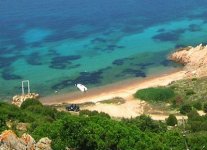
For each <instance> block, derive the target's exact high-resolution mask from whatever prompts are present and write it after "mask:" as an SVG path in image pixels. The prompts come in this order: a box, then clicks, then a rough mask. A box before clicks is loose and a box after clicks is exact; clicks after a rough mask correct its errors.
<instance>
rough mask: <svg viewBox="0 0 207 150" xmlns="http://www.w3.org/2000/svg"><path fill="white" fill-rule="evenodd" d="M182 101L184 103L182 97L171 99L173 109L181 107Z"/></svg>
mask: <svg viewBox="0 0 207 150" xmlns="http://www.w3.org/2000/svg"><path fill="white" fill-rule="evenodd" d="M183 101H184V99H183V97H181V96H176V97H174V98H173V100H172V104H173V106H174V107H176V106H179V105H181V104H182V103H183Z"/></svg>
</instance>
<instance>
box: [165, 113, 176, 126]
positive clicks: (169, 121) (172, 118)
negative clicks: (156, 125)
mask: <svg viewBox="0 0 207 150" xmlns="http://www.w3.org/2000/svg"><path fill="white" fill-rule="evenodd" d="M177 123H178V120H177V118H176V116H175V115H173V114H170V115H169V117H168V118H167V119H166V124H167V125H168V126H175V125H176V124H177Z"/></svg>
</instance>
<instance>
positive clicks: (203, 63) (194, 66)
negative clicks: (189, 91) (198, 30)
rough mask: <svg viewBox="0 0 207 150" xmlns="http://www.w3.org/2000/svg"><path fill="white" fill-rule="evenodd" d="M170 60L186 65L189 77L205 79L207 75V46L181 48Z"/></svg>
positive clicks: (185, 68)
mask: <svg viewBox="0 0 207 150" xmlns="http://www.w3.org/2000/svg"><path fill="white" fill-rule="evenodd" d="M169 59H170V60H172V61H175V62H177V63H180V64H183V65H184V70H185V71H186V75H187V77H203V76H206V75H207V46H203V45H202V44H200V45H198V46H196V47H192V46H188V47H185V48H179V49H178V50H177V51H176V52H174V53H172V54H171V55H170V56H169Z"/></svg>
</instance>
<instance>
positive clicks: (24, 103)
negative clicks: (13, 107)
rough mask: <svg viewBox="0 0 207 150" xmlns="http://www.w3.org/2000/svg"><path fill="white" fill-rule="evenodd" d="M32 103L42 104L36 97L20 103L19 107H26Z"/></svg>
mask: <svg viewBox="0 0 207 150" xmlns="http://www.w3.org/2000/svg"><path fill="white" fill-rule="evenodd" d="M34 105H38V106H43V105H42V103H41V102H40V101H39V100H37V99H27V100H26V101H24V102H23V103H22V105H21V108H22V109H26V108H27V107H29V106H34Z"/></svg>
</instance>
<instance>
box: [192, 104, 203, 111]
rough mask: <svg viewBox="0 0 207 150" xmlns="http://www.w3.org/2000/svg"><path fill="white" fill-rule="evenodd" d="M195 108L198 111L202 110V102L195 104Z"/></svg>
mask: <svg viewBox="0 0 207 150" xmlns="http://www.w3.org/2000/svg"><path fill="white" fill-rule="evenodd" d="M193 107H194V108H195V109H197V110H201V109H202V104H201V102H195V103H194V104H193Z"/></svg>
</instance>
